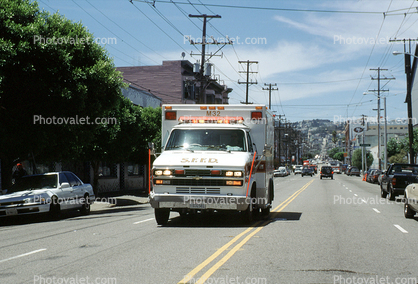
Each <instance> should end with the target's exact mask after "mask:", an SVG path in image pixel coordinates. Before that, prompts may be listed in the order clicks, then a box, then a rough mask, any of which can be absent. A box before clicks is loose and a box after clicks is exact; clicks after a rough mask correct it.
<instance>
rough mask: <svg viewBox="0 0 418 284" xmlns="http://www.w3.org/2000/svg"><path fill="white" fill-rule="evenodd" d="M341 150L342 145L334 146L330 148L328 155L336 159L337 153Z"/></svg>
mask: <svg viewBox="0 0 418 284" xmlns="http://www.w3.org/2000/svg"><path fill="white" fill-rule="evenodd" d="M340 150H341V147H335V148H332V149H331V150H329V151H328V156H329V157H330V158H331V159H336V158H335V154H337V153H339V152H340Z"/></svg>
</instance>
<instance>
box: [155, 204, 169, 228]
mask: <svg viewBox="0 0 418 284" xmlns="http://www.w3.org/2000/svg"><path fill="white" fill-rule="evenodd" d="M154 214H155V220H156V221H157V224H158V225H166V224H167V222H168V218H169V217H170V209H168V208H155V209H154Z"/></svg>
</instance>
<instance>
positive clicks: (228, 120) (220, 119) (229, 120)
mask: <svg viewBox="0 0 418 284" xmlns="http://www.w3.org/2000/svg"><path fill="white" fill-rule="evenodd" d="M179 123H224V124H234V123H235V124H236V123H239V124H242V123H244V118H243V117H242V116H216V117H214V116H181V117H180V118H179Z"/></svg>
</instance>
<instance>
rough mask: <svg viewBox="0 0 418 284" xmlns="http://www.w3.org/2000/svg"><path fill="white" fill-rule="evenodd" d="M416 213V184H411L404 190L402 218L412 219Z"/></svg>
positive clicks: (417, 208) (417, 197)
mask: <svg viewBox="0 0 418 284" xmlns="http://www.w3.org/2000/svg"><path fill="white" fill-rule="evenodd" d="M416 212H418V184H417V183H411V184H409V185H408V186H407V187H406V188H405V196H404V216H405V218H413V217H414V216H415V214H416Z"/></svg>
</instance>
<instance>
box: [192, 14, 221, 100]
mask: <svg viewBox="0 0 418 284" xmlns="http://www.w3.org/2000/svg"><path fill="white" fill-rule="evenodd" d="M189 17H190V18H203V35H202V42H201V44H202V58H201V60H200V70H199V77H198V81H200V94H199V102H201V103H206V87H207V81H208V80H207V78H206V77H205V75H204V70H205V56H206V53H205V52H206V45H207V44H218V43H217V42H216V41H215V42H212V43H208V42H206V21H207V19H208V18H209V19H212V18H221V16H219V15H206V14H203V15H191V14H189ZM191 44H198V43H193V42H191ZM202 99H203V100H202Z"/></svg>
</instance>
